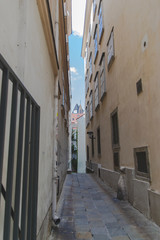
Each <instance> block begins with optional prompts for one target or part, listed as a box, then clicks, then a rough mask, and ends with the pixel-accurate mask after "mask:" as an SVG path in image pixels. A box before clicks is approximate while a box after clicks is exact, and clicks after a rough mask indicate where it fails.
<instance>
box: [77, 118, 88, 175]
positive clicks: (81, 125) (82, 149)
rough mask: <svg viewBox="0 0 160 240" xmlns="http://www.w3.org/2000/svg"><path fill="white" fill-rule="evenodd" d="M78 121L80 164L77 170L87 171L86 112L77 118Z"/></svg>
mask: <svg viewBox="0 0 160 240" xmlns="http://www.w3.org/2000/svg"><path fill="white" fill-rule="evenodd" d="M77 122H78V164H77V172H78V173H85V172H86V137H85V134H86V129H85V114H83V115H82V116H80V117H79V118H78V119H77Z"/></svg>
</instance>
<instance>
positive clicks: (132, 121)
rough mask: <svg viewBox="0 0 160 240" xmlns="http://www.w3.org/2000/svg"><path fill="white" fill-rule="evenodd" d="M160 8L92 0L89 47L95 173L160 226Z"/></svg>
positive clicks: (89, 145)
mask: <svg viewBox="0 0 160 240" xmlns="http://www.w3.org/2000/svg"><path fill="white" fill-rule="evenodd" d="M159 9H160V2H159V1H158V0H155V1H154V2H152V4H151V2H150V1H148V0H147V1H145V0H142V1H141V2H139V1H138V0H136V1H115V0H114V1H113V0H107V1H105V0H93V1H92V0H88V1H86V13H85V24H84V35H83V44H82V57H83V58H84V66H85V84H86V88H85V89H86V92H85V94H86V97H85V98H86V101H85V104H86V107H85V109H86V150H87V168H88V170H89V169H92V170H94V173H95V174H96V175H97V176H98V177H100V178H101V179H102V180H103V181H104V182H105V183H107V184H109V185H110V186H111V187H112V188H114V189H115V190H116V191H120V192H121V194H122V196H121V197H122V198H125V199H128V200H129V202H130V203H131V204H132V205H133V206H134V207H135V208H137V209H138V210H139V211H140V212H142V213H143V214H144V215H145V216H147V217H148V218H151V219H152V220H153V221H155V222H156V223H157V224H158V225H160V212H159V204H160V174H159V169H160V160H159V156H160V147H159V142H160V134H159V133H158V132H159V129H160V111H159V109H160V81H159V75H160V61H159V52H160V44H159V42H160V30H159V29H160V14H159V13H160V10H159ZM117 186H118V187H117Z"/></svg>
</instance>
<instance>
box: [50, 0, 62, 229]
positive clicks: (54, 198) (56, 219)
mask: <svg viewBox="0 0 160 240" xmlns="http://www.w3.org/2000/svg"><path fill="white" fill-rule="evenodd" d="M55 43H56V49H57V55H59V0H57V3H56V21H55ZM58 78H59V75H57V76H56V78H55V89H54V108H55V109H54V130H55V138H54V150H53V157H54V159H53V170H52V172H53V192H52V220H53V222H54V224H56V225H57V224H59V223H60V219H59V217H58V216H57V182H58V177H57V160H58Z"/></svg>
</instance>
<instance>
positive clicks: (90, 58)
mask: <svg viewBox="0 0 160 240" xmlns="http://www.w3.org/2000/svg"><path fill="white" fill-rule="evenodd" d="M91 77H92V53H90V57H89V81H91Z"/></svg>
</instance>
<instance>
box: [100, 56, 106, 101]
mask: <svg viewBox="0 0 160 240" xmlns="http://www.w3.org/2000/svg"><path fill="white" fill-rule="evenodd" d="M100 84H101V101H102V99H103V97H104V96H105V94H106V74H105V54H104V53H103V54H102V57H101V60H100Z"/></svg>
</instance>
